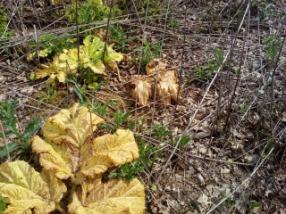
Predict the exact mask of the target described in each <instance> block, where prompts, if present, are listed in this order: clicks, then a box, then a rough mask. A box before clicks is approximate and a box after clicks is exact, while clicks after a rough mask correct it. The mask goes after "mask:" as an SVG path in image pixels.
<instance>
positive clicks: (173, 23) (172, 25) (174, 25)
mask: <svg viewBox="0 0 286 214" xmlns="http://www.w3.org/2000/svg"><path fill="white" fill-rule="evenodd" d="M168 26H169V27H170V28H172V29H173V30H175V29H178V28H179V22H178V21H177V20H176V19H174V18H171V19H169V22H168Z"/></svg>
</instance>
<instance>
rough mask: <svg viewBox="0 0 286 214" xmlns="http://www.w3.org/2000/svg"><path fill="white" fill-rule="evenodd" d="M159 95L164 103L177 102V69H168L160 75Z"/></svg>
mask: <svg viewBox="0 0 286 214" xmlns="http://www.w3.org/2000/svg"><path fill="white" fill-rule="evenodd" d="M156 88H157V95H158V98H159V100H160V101H161V102H163V103H164V104H167V105H168V104H171V102H172V101H173V102H177V99H178V90H179V85H178V78H177V74H176V71H175V70H168V71H165V73H161V74H160V75H159V81H158V82H157V85H156Z"/></svg>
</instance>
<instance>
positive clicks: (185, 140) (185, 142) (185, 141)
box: [171, 135, 191, 148]
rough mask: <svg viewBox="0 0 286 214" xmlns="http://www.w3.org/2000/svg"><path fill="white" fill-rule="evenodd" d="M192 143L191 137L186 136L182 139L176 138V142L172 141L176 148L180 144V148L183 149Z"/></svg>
mask: <svg viewBox="0 0 286 214" xmlns="http://www.w3.org/2000/svg"><path fill="white" fill-rule="evenodd" d="M178 141H179V142H178ZM190 141H191V138H190V136H188V135H184V136H182V137H176V138H175V140H174V141H171V144H173V145H174V146H175V145H176V144H178V147H179V148H183V147H185V146H187V145H188V144H189V143H190Z"/></svg>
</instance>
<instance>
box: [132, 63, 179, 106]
mask: <svg viewBox="0 0 286 214" xmlns="http://www.w3.org/2000/svg"><path fill="white" fill-rule="evenodd" d="M129 85H131V96H132V97H133V98H134V99H136V101H137V103H138V104H139V105H141V106H147V105H148V104H149V101H150V100H151V98H152V96H154V95H156V99H157V100H159V101H160V102H162V103H163V104H164V105H169V104H171V103H176V102H177V100H178V90H179V85H178V77H177V71H176V70H173V69H168V68H167V64H166V63H164V62H162V61H161V60H160V59H153V60H151V61H150V62H149V63H148V64H147V65H146V75H134V76H133V79H132V80H131V82H130V84H129ZM155 90H156V93H154V92H153V91H155ZM152 92H153V93H152Z"/></svg>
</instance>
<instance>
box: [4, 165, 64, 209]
mask: <svg viewBox="0 0 286 214" xmlns="http://www.w3.org/2000/svg"><path fill="white" fill-rule="evenodd" d="M65 192H66V187H65V185H64V183H63V182H62V181H60V180H59V179H57V178H55V177H49V176H48V177H46V178H45V180H44V179H43V177H42V176H41V174H40V173H39V172H37V171H35V170H34V169H33V168H32V167H31V166H30V165H29V164H28V163H26V162H24V161H14V162H5V163H3V164H1V165H0V196H1V197H3V198H7V199H8V202H9V203H8V204H9V205H8V207H7V209H6V210H5V211H4V214H22V213H35V214H42V213H50V212H51V211H53V210H55V208H56V203H58V202H59V201H60V200H61V198H62V196H63V193H65Z"/></svg>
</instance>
